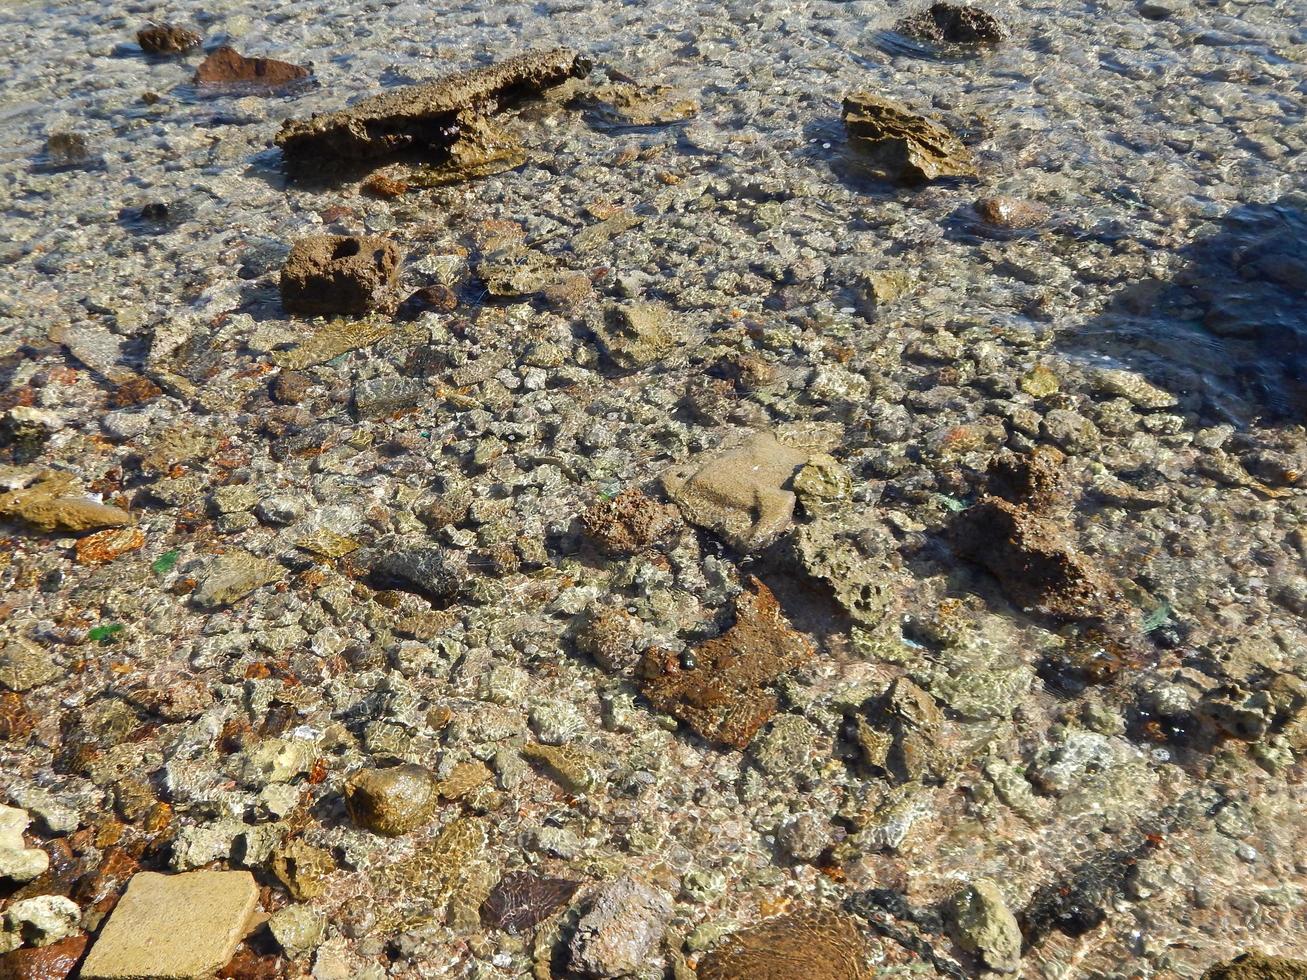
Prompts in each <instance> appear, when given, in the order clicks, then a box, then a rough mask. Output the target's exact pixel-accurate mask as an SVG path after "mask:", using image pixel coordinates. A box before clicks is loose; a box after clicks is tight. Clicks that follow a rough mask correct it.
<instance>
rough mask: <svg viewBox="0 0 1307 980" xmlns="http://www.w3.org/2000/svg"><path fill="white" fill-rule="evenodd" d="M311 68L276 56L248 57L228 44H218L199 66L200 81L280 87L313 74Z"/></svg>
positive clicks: (266, 87) (257, 86)
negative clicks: (279, 59) (280, 59)
mask: <svg viewBox="0 0 1307 980" xmlns="http://www.w3.org/2000/svg"><path fill="white" fill-rule="evenodd" d="M311 74H312V72H310V71H309V70H308V69H307V68H303V67H301V66H299V65H292V64H291V63H290V62H288V61H278V60H276V59H275V58H246V57H245V56H244V55H242V54H240V53H239V52H237V51H236V49H235V48H232V47H229V46H228V45H225V44H224V45H222V47H218V48H214V49H213V50H212V51H211V52H209V56H208V57H207V58H205V59H204V60H203V61H202V62H200V67H199V68H197V69H196V70H195V78H194V79H193V80H194V82H195V84H196V85H240V84H244V85H248V86H251V87H255V88H258V89H268V90H272V89H278V88H281V87H282V86H284V85H289V84H290V83H291V82H297V81H299V80H300V79H302V78H308V77H309V75H311Z"/></svg>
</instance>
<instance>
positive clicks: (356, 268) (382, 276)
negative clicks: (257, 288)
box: [281, 235, 401, 316]
mask: <svg viewBox="0 0 1307 980" xmlns="http://www.w3.org/2000/svg"><path fill="white" fill-rule="evenodd" d="M400 259H401V256H400V252H399V249H398V248H397V247H396V246H395V244H394V243H393V242H391V241H389V240H388V239H386V238H382V237H381V236H379V235H363V236H355V235H311V236H309V237H307V238H301V239H300V240H299V241H297V242H295V244H294V245H292V246H291V250H290V254H289V255H288V256H287V257H286V264H285V265H284V266H283V267H282V270H281V305H282V306H283V307H285V308H286V310H287V312H289V313H299V314H303V315H306V316H319V315H325V314H331V313H353V314H358V313H368V312H370V311H372V310H384V311H388V310H392V309H394V308H395V307H396V306H398V304H399V297H398V296H397V294H396V292H395V289H396V286H397V284H398V281H399V263H400Z"/></svg>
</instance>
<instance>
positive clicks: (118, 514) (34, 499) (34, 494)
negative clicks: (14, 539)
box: [0, 476, 132, 531]
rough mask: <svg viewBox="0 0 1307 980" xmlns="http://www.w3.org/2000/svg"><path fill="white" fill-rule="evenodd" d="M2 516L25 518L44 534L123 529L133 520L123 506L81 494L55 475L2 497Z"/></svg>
mask: <svg viewBox="0 0 1307 980" xmlns="http://www.w3.org/2000/svg"><path fill="white" fill-rule="evenodd" d="M0 516H5V517H18V518H21V519H22V520H24V521H26V522H27V523H29V524H32V525H34V526H36V527H38V528H40V529H41V530H42V531H53V530H55V529H56V528H58V529H60V530H64V531H90V530H94V529H95V528H101V527H121V526H122V525H124V524H129V523H130V522H131V519H132V518H131V515H130V514H128V513H127V511H125V510H123V509H122V508H121V507H113V506H111V505H109V504H102V503H100V502H99V501H97V500H92V499H91V498H90V497H85V496H81V495H79V494H77V493H76V492H74V491H73V489H72V486H71V483H70V481H69V480H68V478H66V477H64V476H52V477H50V478H48V479H44V480H42V481H40V482H39V483H36V484H34V485H33V486H30V487H25V488H24V489H22V490H11V491H10V492H9V493H5V494H0Z"/></svg>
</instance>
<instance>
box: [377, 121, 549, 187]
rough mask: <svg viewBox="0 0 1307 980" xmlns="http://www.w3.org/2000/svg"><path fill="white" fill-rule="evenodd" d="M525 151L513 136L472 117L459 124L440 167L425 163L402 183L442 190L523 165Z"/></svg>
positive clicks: (408, 173) (409, 174)
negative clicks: (451, 185) (441, 188)
mask: <svg viewBox="0 0 1307 980" xmlns="http://www.w3.org/2000/svg"><path fill="white" fill-rule="evenodd" d="M526 160H527V155H526V148H525V147H524V146H522V143H521V141H520V140H519V139H518V138H517V137H516V136H514V135H513V134H512V133H510V132H508V131H507V130H505V129H501V128H499V127H498V126H495V125H493V124H492V123H491V122H490V121H489V120H488V119H482V118H480V117H477V116H472V117H469V118H467V119H464V120H462V121H461V122H460V124H459V128H458V139H456V140H455V141H454V142H453V143H452V144H451V145H450V146H449V149H448V155H447V157H446V158H445V159H444V160H441V161H440V162H439V163H426V164H420V165H416V166H413V167H411V168H409V169H407V170H405V171H404V177H403V183H405V184H407V185H409V186H412V187H445V186H447V185H449V184H458V183H462V182H463V181H465V180H475V179H476V178H478V177H489V176H490V175H491V174H500V173H504V172H505V171H508V170H513V169H515V168H517V167H520V166H522V164H524V163H526Z"/></svg>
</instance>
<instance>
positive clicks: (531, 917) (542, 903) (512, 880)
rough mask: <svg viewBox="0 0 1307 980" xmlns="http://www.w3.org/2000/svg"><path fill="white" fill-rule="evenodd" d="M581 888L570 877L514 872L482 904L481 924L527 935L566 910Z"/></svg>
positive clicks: (504, 878)
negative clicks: (560, 910)
mask: <svg viewBox="0 0 1307 980" xmlns="http://www.w3.org/2000/svg"><path fill="white" fill-rule="evenodd" d="M580 885H581V883H580V882H579V881H572V880H570V879H567V878H549V877H545V876H543V875H538V874H534V873H533V872H530V871H510V872H509V873H508V874H506V875H504V877H502V878H500V879H499V883H498V884H497V885H495V887H494V888H493V889H492V890H491V892H490V895H489V897H487V898H486V900H485V902H484V903H483V904H482V906H481V923H482V925H484V926H485V927H486V928H487V929H503V930H505V931H506V932H510V933H513V934H519V933H524V932H527V931H528V930H530V929H532V928H534V927H535V926H536V925H537V924H539V923H540V922H543V921H544V920H545V919H547V918H548V917H549V916H551V915H553V914H554V912H556V911H557V910H558V909H560V908H562V907H563V905H565V904H566V903H567V902H568V901H569V900H570V899H571V897H572V896H573V895H574V894H576V890H577V888H579V887H580Z"/></svg>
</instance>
